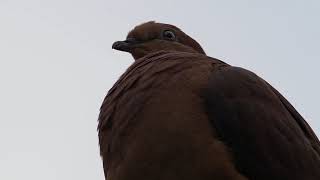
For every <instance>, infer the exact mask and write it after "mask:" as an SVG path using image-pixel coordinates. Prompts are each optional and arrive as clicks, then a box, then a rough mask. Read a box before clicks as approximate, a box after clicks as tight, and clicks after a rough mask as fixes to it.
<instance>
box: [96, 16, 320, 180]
mask: <svg viewBox="0 0 320 180" xmlns="http://www.w3.org/2000/svg"><path fill="white" fill-rule="evenodd" d="M166 30H170V31H172V33H173V35H172V34H170V33H169V36H168V37H164V36H165V35H163V33H164V31H166ZM172 36H173V38H172ZM127 38H128V39H127V40H126V41H123V42H117V43H115V44H114V46H113V47H114V48H115V49H118V50H122V51H128V52H130V53H131V54H132V55H133V57H134V58H135V59H136V61H135V62H134V63H133V64H132V65H131V66H130V67H129V68H128V70H127V71H126V72H125V73H124V74H123V75H122V76H121V77H120V79H119V80H118V81H117V82H116V83H115V85H114V86H113V87H112V88H111V89H110V90H109V92H108V94H107V96H106V98H105V100H104V102H103V104H102V106H101V112H100V115H99V125H98V130H99V144H100V152H101V156H102V159H103V165H104V171H105V175H106V179H108V180H127V179H128V180H129V179H130V180H135V179H139V180H143V179H148V180H149V179H159V180H164V179H165V180H171V179H172V180H173V179H174V180H178V179H184V180H185V179H193V180H194V179H201V180H206V179H208V180H209V179H210V180H211V179H235V180H244V179H279V180H280V179H301V178H302V179H310V180H313V179H320V171H319V170H320V157H319V154H320V145H319V144H320V143H319V140H318V139H317V137H316V135H315V134H314V133H313V131H312V129H311V128H310V127H309V126H308V124H307V123H306V122H305V120H304V119H303V118H302V117H301V116H300V115H299V113H298V112H297V111H296V110H295V109H294V108H293V107H292V106H291V105H290V103H289V102H288V101H287V100H286V99H285V98H284V97H283V96H281V94H280V93H279V92H277V91H276V90H275V89H274V88H273V87H272V86H270V85H269V84H268V83H266V82H265V81H264V80H263V79H261V78H260V77H258V76H257V75H255V74H254V73H252V72H250V71H247V70H244V69H241V68H237V67H233V66H230V65H228V64H226V63H224V62H222V61H220V60H217V59H214V58H210V57H208V56H206V55H205V53H204V51H203V49H202V48H201V46H200V45H199V44H198V43H197V42H196V41H195V40H193V39H192V38H191V37H189V36H188V35H186V34H185V33H183V32H182V31H181V30H180V29H178V28H176V27H175V26H172V25H168V24H161V23H155V22H148V23H146V24H142V25H140V26H137V27H136V28H135V29H134V30H132V31H131V32H130V33H129V34H128V37H127Z"/></svg>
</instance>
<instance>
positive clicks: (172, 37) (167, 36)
mask: <svg viewBox="0 0 320 180" xmlns="http://www.w3.org/2000/svg"><path fill="white" fill-rule="evenodd" d="M163 37H164V38H165V39H167V40H171V41H174V40H175V39H176V35H175V34H174V33H173V32H172V31H170V30H165V31H163Z"/></svg>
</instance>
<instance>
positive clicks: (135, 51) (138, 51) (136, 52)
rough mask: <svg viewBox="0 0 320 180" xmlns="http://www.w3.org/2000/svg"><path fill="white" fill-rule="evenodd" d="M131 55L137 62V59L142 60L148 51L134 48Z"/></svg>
mask: <svg viewBox="0 0 320 180" xmlns="http://www.w3.org/2000/svg"><path fill="white" fill-rule="evenodd" d="M131 54H132V56H133V58H134V59H135V60H137V59H139V58H142V57H143V56H145V55H147V54H148V51H146V50H145V49H143V48H134V49H132V51H131Z"/></svg>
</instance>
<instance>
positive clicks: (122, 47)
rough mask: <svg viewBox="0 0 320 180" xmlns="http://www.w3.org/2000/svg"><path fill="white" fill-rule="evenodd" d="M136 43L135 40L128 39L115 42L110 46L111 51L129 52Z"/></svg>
mask: <svg viewBox="0 0 320 180" xmlns="http://www.w3.org/2000/svg"><path fill="white" fill-rule="evenodd" d="M137 43H138V41H137V40H135V39H133V38H128V39H126V40H125V41H116V42H114V43H113V44H112V49H116V50H119V51H125V52H131V50H132V48H133V47H134V45H136V44H137Z"/></svg>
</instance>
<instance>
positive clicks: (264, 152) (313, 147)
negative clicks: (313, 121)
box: [205, 66, 320, 180]
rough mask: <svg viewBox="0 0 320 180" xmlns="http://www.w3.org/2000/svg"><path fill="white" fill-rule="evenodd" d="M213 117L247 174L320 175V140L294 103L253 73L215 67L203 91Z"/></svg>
mask: <svg viewBox="0 0 320 180" xmlns="http://www.w3.org/2000/svg"><path fill="white" fill-rule="evenodd" d="M205 102H206V104H205V106H206V109H207V112H208V116H209V119H210V121H211V122H212V125H213V127H214V128H215V129H216V131H217V133H218V135H219V137H220V138H221V141H223V142H224V143H225V144H226V145H227V146H228V147H229V148H230V151H231V152H232V153H233V155H234V161H235V164H236V167H237V168H238V170H239V171H240V172H241V173H243V174H244V175H245V176H247V177H248V178H249V179H259V180H262V179H320V143H319V140H318V138H317V137H316V135H315V134H314V132H313V131H312V129H311V128H310V127H309V125H308V124H307V123H306V121H305V120H304V119H303V118H302V117H301V116H300V115H299V113H298V112H297V111H296V110H295V109H294V108H293V107H292V105H291V104H290V103H289V102H288V101H287V100H286V99H285V98H284V97H283V96H282V95H281V94H280V93H279V92H278V91H276V90H275V89H274V88H273V87H272V86H270V85H269V84H268V83H266V82H265V81H264V80H263V79H261V78H260V77H258V76H257V75H255V74H254V73H252V72H250V71H248V70H245V69H242V68H238V67H232V66H226V67H224V68H221V69H219V70H217V71H214V72H213V73H212V75H211V77H210V80H209V85H208V88H207V89H206V93H205Z"/></svg>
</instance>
